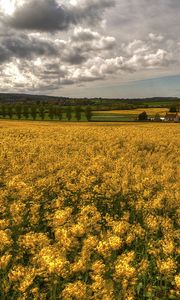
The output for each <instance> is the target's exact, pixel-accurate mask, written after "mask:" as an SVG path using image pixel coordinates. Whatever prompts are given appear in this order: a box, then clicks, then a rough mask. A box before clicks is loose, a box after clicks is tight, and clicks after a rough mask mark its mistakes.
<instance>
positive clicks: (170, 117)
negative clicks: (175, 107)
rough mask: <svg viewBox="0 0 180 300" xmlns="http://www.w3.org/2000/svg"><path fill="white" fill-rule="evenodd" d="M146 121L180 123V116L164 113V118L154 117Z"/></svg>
mask: <svg viewBox="0 0 180 300" xmlns="http://www.w3.org/2000/svg"><path fill="white" fill-rule="evenodd" d="M148 121H156V122H157V121H162V122H173V123H179V122H180V115H179V114H178V113H166V115H165V116H164V117H161V116H155V117H154V118H148Z"/></svg>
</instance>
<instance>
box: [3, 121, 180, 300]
mask: <svg viewBox="0 0 180 300" xmlns="http://www.w3.org/2000/svg"><path fill="white" fill-rule="evenodd" d="M179 134H180V127H178V125H176V124H156V125H154V124H135V125H134V124H123V123H120V124H115V123H113V124H110V125H108V124H95V123H89V124H77V123H76V124H73V123H72V124H62V123H61V124H59V123H41V122H39V123H38V122H37V123H33V122H19V123H18V122H6V121H1V122H0V299H8V300H14V299H17V300H25V299H36V300H45V299H52V300H55V299H63V300H74V299H82V300H83V299H84V300H86V299H90V300H91V299H92V300H93V299H99V300H101V299H103V300H116V299H117V300H133V299H134V300H136V299H137V300H139V299H146V300H148V299H156V300H158V299H159V300H160V299H161V300H162V299H164V300H165V299H179V296H180V291H179V289H180V274H179V273H178V256H179V253H180V250H179V247H178V242H179V231H178V228H179V220H180V218H178V216H179V212H180V209H179V208H180V207H179V198H180V197H179V174H180V172H179V171H180V170H179V164H178V163H179V157H180V156H179V149H180V138H179Z"/></svg>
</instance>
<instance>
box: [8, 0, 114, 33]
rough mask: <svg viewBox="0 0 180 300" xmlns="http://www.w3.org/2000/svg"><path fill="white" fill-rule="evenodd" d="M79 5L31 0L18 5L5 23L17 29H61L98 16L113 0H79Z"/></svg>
mask: <svg viewBox="0 0 180 300" xmlns="http://www.w3.org/2000/svg"><path fill="white" fill-rule="evenodd" d="M77 4H79V6H78V5H77V6H73V5H68V6H65V5H59V3H58V2H57V1H56V0H38V1H37V0H31V1H27V2H25V4H24V5H22V6H20V7H18V8H17V9H16V10H15V12H14V15H13V16H12V17H6V18H5V19H4V21H5V23H6V24H7V25H9V26H11V27H13V28H15V29H19V30H36V31H46V32H50V31H58V30H60V31H63V30H67V29H68V28H69V26H70V25H75V24H78V23H80V22H81V21H84V20H85V19H86V20H88V21H90V22H91V21H93V20H94V19H97V18H100V11H102V10H103V9H105V8H107V7H110V6H112V5H114V1H113V0H111V1H110V0H101V1H97V0H91V1H84V0H79V2H77Z"/></svg>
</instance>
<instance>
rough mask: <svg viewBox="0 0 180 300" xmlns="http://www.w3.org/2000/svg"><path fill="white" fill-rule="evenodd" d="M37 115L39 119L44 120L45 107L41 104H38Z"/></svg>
mask: <svg viewBox="0 0 180 300" xmlns="http://www.w3.org/2000/svg"><path fill="white" fill-rule="evenodd" d="M39 116H40V118H41V120H44V118H45V107H44V106H43V105H40V106H39Z"/></svg>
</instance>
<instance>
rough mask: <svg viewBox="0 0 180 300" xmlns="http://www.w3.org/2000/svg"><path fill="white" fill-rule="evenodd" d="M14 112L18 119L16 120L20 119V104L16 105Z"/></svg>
mask: <svg viewBox="0 0 180 300" xmlns="http://www.w3.org/2000/svg"><path fill="white" fill-rule="evenodd" d="M15 111H16V115H17V117H18V119H19V120H20V119H21V114H22V105H21V104H17V105H16V106H15Z"/></svg>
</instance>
